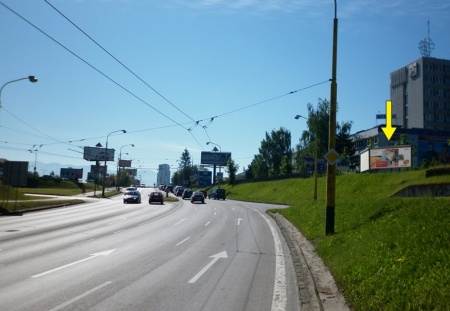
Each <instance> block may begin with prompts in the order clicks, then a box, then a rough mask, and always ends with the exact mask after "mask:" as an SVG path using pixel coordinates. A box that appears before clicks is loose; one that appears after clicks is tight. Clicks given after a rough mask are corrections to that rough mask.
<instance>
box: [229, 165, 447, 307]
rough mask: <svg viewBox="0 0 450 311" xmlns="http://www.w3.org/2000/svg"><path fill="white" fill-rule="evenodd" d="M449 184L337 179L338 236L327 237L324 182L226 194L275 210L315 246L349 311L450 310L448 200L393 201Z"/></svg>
mask: <svg viewBox="0 0 450 311" xmlns="http://www.w3.org/2000/svg"><path fill="white" fill-rule="evenodd" d="M442 182H446V183H448V182H450V177H449V176H448V175H447V176H440V177H432V178H425V171H424V170H422V171H410V172H401V173H386V174H381V173H377V174H349V175H342V176H338V177H337V183H336V219H335V220H336V224H335V230H336V234H335V235H332V236H326V235H325V206H326V178H319V180H318V199H317V201H313V199H312V198H313V184H314V181H313V179H312V178H310V179H289V180H282V181H272V182H257V183H248V184H242V185H237V186H233V187H230V186H226V187H225V188H226V189H227V192H228V194H229V195H228V197H229V198H234V199H239V200H248V201H259V202H270V203H282V204H288V205H289V206H290V208H288V209H283V210H277V211H276V212H278V213H280V214H283V215H284V216H285V217H286V218H287V219H288V220H289V221H290V222H292V223H293V224H294V225H295V226H296V227H297V228H299V230H300V231H301V232H302V233H303V234H304V235H305V236H306V237H307V238H308V239H309V240H310V241H312V242H313V243H314V244H315V245H316V249H317V252H318V253H319V255H320V256H321V257H322V259H323V260H324V262H325V263H326V264H327V266H328V267H329V268H330V270H331V272H332V274H333V276H334V278H335V281H336V283H337V284H338V286H339V288H340V289H341V290H342V292H343V294H344V296H345V297H346V299H347V301H348V303H349V305H350V306H351V307H352V309H353V310H395V311H397V310H449V306H450V197H435V198H433V197H421V198H399V197H391V196H392V195H393V194H394V193H396V192H397V191H398V190H400V189H402V188H404V187H406V186H408V185H414V184H428V183H442Z"/></svg>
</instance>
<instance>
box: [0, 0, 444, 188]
mask: <svg viewBox="0 0 450 311" xmlns="http://www.w3.org/2000/svg"><path fill="white" fill-rule="evenodd" d="M0 1H1V3H0V42H1V53H0V56H1V57H0V85H3V84H4V83H6V82H8V81H11V80H15V79H18V78H22V77H26V76H28V75H35V76H36V77H37V78H38V79H39V82H38V83H34V84H32V83H30V82H28V81H26V80H24V81H19V82H16V83H11V84H8V85H7V86H6V87H5V88H4V89H3V91H2V94H1V101H2V109H1V111H0V158H7V159H9V160H17V161H30V162H34V159H35V155H34V154H32V153H30V152H29V151H28V150H30V149H32V148H33V146H34V145H36V146H37V149H38V150H39V151H38V152H37V160H38V161H39V162H43V163H51V162H56V163H61V165H63V166H67V165H71V166H73V167H78V166H86V165H89V164H90V163H88V162H87V161H85V160H83V159H82V154H80V153H79V151H82V149H81V148H80V147H83V146H95V145H96V144H97V143H99V142H100V143H101V144H102V145H103V146H104V145H105V143H106V136H107V135H108V134H109V133H111V132H113V131H117V130H121V129H125V130H126V131H127V133H126V134H122V135H116V134H111V135H110V136H109V140H108V147H110V148H114V149H116V159H117V158H118V153H119V150H120V148H121V147H122V146H124V145H127V144H134V145H135V147H134V148H132V147H131V146H126V147H123V148H122V153H124V155H123V158H124V159H132V160H133V165H134V166H136V167H140V171H139V173H140V175H141V176H142V179H143V181H144V182H146V183H154V182H156V180H155V179H154V173H155V172H156V168H157V167H158V164H162V163H167V164H170V165H173V166H174V167H176V166H177V162H176V160H178V159H179V158H180V156H181V154H182V152H183V150H184V149H185V148H187V149H188V150H189V152H190V153H191V156H192V157H193V160H194V164H199V163H200V154H201V151H210V150H211V149H212V147H211V145H206V142H208V141H211V142H213V143H215V144H217V145H219V146H220V148H221V150H222V151H227V152H231V153H232V157H233V159H234V160H235V162H236V163H237V164H238V165H239V166H240V169H239V172H241V171H242V170H243V169H244V168H246V167H247V165H248V164H250V162H251V160H252V159H253V156H254V155H255V154H257V153H258V148H259V147H260V143H261V140H263V139H264V138H265V133H266V132H270V131H272V130H278V129H279V128H280V127H284V128H286V129H288V130H289V131H290V132H291V134H292V146H293V147H294V146H295V144H296V143H297V142H298V138H299V137H300V135H301V132H302V131H303V130H305V129H306V126H305V120H302V119H299V120H295V119H294V116H295V115H296V114H303V115H306V113H307V109H306V105H307V104H308V103H311V104H313V105H315V104H316V103H317V101H318V99H319V98H325V99H329V97H330V83H329V82H328V79H330V77H331V56H332V55H331V53H332V50H331V49H332V27H333V17H334V2H333V1H328V0H323V1H320V0H314V1H313V0H292V1H283V0H236V1H233V0H189V1H187V0H164V1H163V0H109V1H108V0H89V1H88V0H48V3H50V4H52V5H53V6H54V7H55V8H56V9H58V10H59V11H60V12H61V13H63V14H64V15H65V16H66V17H67V18H69V19H70V20H71V21H72V22H73V23H75V24H76V25H77V26H78V27H79V28H81V29H82V30H83V31H84V32H85V33H87V34H88V35H89V36H90V37H91V38H93V39H94V40H95V41H96V42H97V43H98V44H100V45H101V46H102V47H103V48H104V49H106V50H107V51H108V52H109V53H110V54H112V55H113V56H114V57H115V58H116V59H118V60H119V61H120V62H121V63H122V64H124V65H125V66H126V67H127V68H128V69H130V70H131V71H132V72H133V73H134V74H132V73H130V71H129V70H127V69H126V68H124V67H123V66H122V65H121V64H120V63H118V62H117V61H116V60H114V59H113V58H112V57H111V56H110V55H108V54H107V53H105V51H104V50H102V49H101V48H99V47H98V46H97V45H96V44H95V43H93V42H92V41H91V40H90V39H89V38H88V37H86V36H85V35H84V34H83V33H82V32H81V31H80V30H78V29H77V28H75V27H74V26H73V25H72V24H71V23H69V22H68V21H67V20H66V19H65V18H64V17H63V16H61V15H60V14H59V13H58V12H57V11H55V10H54V9H53V8H52V7H51V6H50V5H49V4H48V3H47V2H46V1H44V0H22V1H16V0H14V1H13V0H0ZM2 4H4V5H6V6H8V7H9V8H10V9H12V10H13V11H15V12H16V13H17V14H19V15H21V16H22V17H23V18H24V19H26V20H28V21H29V22H30V23H32V24H33V25H34V26H35V27H37V28H39V29H40V30H41V31H42V32H41V31H39V30H37V29H36V28H35V27H33V26H31V25H30V24H29V23H27V22H26V21H24V20H23V19H22V18H20V17H18V16H17V15H16V14H14V13H12V12H11V11H10V10H9V9H7V8H6V7H5V6H4V5H2ZM337 16H338V19H339V34H338V65H337V80H338V104H339V111H338V114H337V120H338V121H339V122H340V121H353V132H356V131H360V130H364V129H367V128H371V127H373V126H375V125H376V124H377V122H376V119H375V115H376V114H377V113H379V112H381V113H383V112H384V109H385V101H386V100H387V99H389V82H390V81H389V74H390V73H391V72H392V71H394V70H395V69H397V68H399V67H401V66H404V65H407V64H408V63H410V62H412V61H414V60H416V59H418V58H419V57H420V56H421V55H420V52H419V49H418V44H419V41H420V40H421V39H423V38H426V37H427V22H428V21H430V25H431V38H432V40H433V41H434V43H435V50H434V51H433V52H432V56H433V57H436V58H445V59H449V58H450V40H449V37H448V32H449V30H450V19H449V16H450V2H449V1H448V0H414V1H410V0H389V1H387V0H359V1H339V0H338V7H337ZM43 32H44V33H45V34H43ZM49 37H51V38H53V39H50V38H49ZM54 40H55V41H57V42H59V44H58V43H56V42H55V41H54ZM62 46H64V47H62ZM74 54H75V55H77V56H75V55H74ZM136 76H137V77H138V78H137V77H136ZM141 80H142V81H145V83H143V82H142V81H141ZM146 84H147V85H146ZM313 85H315V86H313ZM310 86H313V87H310ZM303 89H304V90H303ZM293 91H297V92H294V93H292V94H289V93H290V92H293ZM69 142H70V143H69ZM41 145H42V146H41ZM39 146H41V147H39ZM34 149H36V147H34ZM77 151H78V152H77ZM125 153H128V155H126V154H125ZM109 168H110V169H111V170H114V171H115V169H116V165H115V164H114V163H112V162H111V163H109ZM38 169H39V168H38ZM39 173H40V174H41V172H39ZM47 173H48V172H47ZM57 173H59V172H57Z"/></svg>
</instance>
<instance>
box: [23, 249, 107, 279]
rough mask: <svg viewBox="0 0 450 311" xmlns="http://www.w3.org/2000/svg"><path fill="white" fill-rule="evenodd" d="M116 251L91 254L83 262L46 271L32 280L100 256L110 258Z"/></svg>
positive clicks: (34, 276)
mask: <svg viewBox="0 0 450 311" xmlns="http://www.w3.org/2000/svg"><path fill="white" fill-rule="evenodd" d="M115 250H116V249H110V250H108V251H104V252H99V253H95V254H91V256H90V257H87V258H84V259H81V260H78V261H75V262H71V263H69V264H67V265H64V266H61V267H58V268H55V269H52V270H48V271H45V272H42V273H39V274H36V275H33V276H32V278H38V277H40V276H43V275H46V274H49V273H52V272H55V271H58V270H62V269H65V268H67V267H70V266H73V265H76V264H79V263H80V262H83V261H87V260H90V259H93V258H96V257H98V256H108V255H109V254H111V253H112V252H114V251H115Z"/></svg>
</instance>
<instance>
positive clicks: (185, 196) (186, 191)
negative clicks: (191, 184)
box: [181, 189, 194, 200]
mask: <svg viewBox="0 0 450 311" xmlns="http://www.w3.org/2000/svg"><path fill="white" fill-rule="evenodd" d="M192 192H194V191H192V190H190V189H184V191H183V194H182V195H181V198H182V199H183V200H184V199H190V198H191V195H192Z"/></svg>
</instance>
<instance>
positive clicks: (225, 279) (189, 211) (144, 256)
mask: <svg viewBox="0 0 450 311" xmlns="http://www.w3.org/2000/svg"><path fill="white" fill-rule="evenodd" d="M140 190H141V193H142V194H143V195H142V197H143V202H142V203H141V204H123V202H122V198H121V197H120V196H118V197H115V198H112V199H100V200H94V201H93V202H91V203H87V204H82V205H77V206H72V207H65V208H58V209H52V210H46V211H39V212H33V213H25V214H24V216H20V217H19V216H17V217H14V216H8V217H0V275H1V278H0V306H1V307H0V308H1V310H9V311H13V310H52V311H56V310H139V311H141V310H170V311H175V310H183V311H186V310H192V311H194V310H195V311H198V310H215V311H217V310H227V311H229V310H258V311H262V310H295V311H296V310H299V299H298V294H297V284H296V280H295V273H294V269H293V265H292V258H291V255H290V252H289V250H288V249H287V247H286V245H285V242H284V240H283V236H282V235H281V234H280V232H279V229H278V228H277V226H276V223H275V222H274V221H273V219H271V218H270V217H268V216H267V215H265V213H264V210H265V209H267V208H269V207H270V208H273V206H272V205H265V204H256V203H245V202H239V201H232V200H225V201H215V200H206V203H205V204H201V203H195V204H192V203H191V202H190V201H188V200H186V201H182V202H179V203H178V202H177V203H165V204H164V205H159V204H152V205H149V204H148V201H147V200H146V199H147V193H148V192H150V191H151V190H153V189H148V188H147V189H140Z"/></svg>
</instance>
